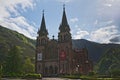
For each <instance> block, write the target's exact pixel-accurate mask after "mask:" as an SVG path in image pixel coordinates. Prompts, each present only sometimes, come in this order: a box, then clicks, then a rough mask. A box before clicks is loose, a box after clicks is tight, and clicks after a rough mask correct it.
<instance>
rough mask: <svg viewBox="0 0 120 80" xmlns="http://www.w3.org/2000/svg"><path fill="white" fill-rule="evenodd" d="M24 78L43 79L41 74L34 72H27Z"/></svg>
mask: <svg viewBox="0 0 120 80" xmlns="http://www.w3.org/2000/svg"><path fill="white" fill-rule="evenodd" d="M24 78H26V79H29V78H32V79H41V78H42V76H41V74H32V73H29V74H26V75H25V76H24Z"/></svg>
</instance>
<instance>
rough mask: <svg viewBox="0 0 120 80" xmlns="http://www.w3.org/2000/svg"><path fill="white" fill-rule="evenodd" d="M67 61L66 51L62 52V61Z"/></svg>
mask: <svg viewBox="0 0 120 80" xmlns="http://www.w3.org/2000/svg"><path fill="white" fill-rule="evenodd" d="M65 59H66V53H65V51H61V52H60V60H65Z"/></svg>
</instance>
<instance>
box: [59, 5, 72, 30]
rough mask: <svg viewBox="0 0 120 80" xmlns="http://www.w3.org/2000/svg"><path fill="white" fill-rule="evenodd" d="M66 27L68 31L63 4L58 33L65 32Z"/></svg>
mask: <svg viewBox="0 0 120 80" xmlns="http://www.w3.org/2000/svg"><path fill="white" fill-rule="evenodd" d="M66 27H67V29H68V30H70V28H69V25H68V22H67V17H66V12H65V4H63V16H62V22H61V24H60V27H59V29H60V31H65V28H66Z"/></svg>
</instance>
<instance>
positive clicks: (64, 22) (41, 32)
mask: <svg viewBox="0 0 120 80" xmlns="http://www.w3.org/2000/svg"><path fill="white" fill-rule="evenodd" d="M59 30H60V32H65V31H70V28H69V25H68V22H67V17H66V12H65V4H64V5H63V16H62V22H61V24H60V27H59ZM38 34H39V36H44V35H46V36H47V35H48V31H47V29H46V24H45V18H44V10H43V15H42V21H41V26H40V30H39V31H38Z"/></svg>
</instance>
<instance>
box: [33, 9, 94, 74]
mask: <svg viewBox="0 0 120 80" xmlns="http://www.w3.org/2000/svg"><path fill="white" fill-rule="evenodd" d="M92 68H93V66H92V61H90V60H89V59H88V52H87V49H86V48H83V49H74V48H73V46H72V37H71V33H70V26H69V24H68V22H67V17H66V12H65V7H63V16H62V22H61V24H60V26H59V33H58V40H56V39H54V36H53V39H49V37H48V31H47V29H46V23H45V18H44V12H43V15H42V21H41V26H40V29H39V30H38V37H37V43H36V58H35V71H36V73H40V74H42V75H43V76H57V75H60V74H62V75H63V74H77V73H81V74H88V73H89V72H90V71H92Z"/></svg>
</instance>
